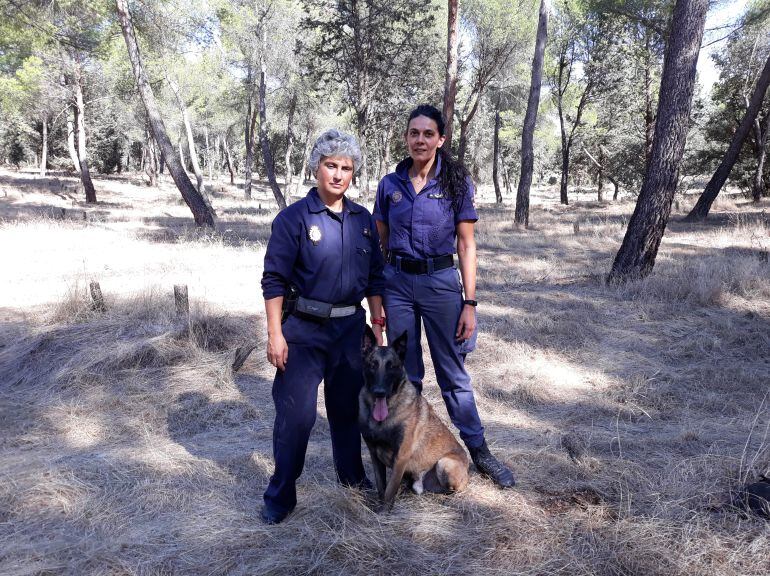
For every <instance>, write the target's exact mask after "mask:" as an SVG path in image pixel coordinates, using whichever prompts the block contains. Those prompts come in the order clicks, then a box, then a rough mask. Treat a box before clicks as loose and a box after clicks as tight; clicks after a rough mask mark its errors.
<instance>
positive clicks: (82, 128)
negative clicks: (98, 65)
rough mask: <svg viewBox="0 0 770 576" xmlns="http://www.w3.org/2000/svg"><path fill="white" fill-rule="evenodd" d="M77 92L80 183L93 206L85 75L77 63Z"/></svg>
mask: <svg viewBox="0 0 770 576" xmlns="http://www.w3.org/2000/svg"><path fill="white" fill-rule="evenodd" d="M73 88H74V90H75V107H76V108H75V109H76V112H77V113H76V115H75V124H76V126H77V131H78V160H79V161H80V181H81V182H82V183H83V190H85V192H86V202H87V203H89V204H93V203H94V202H96V188H94V183H93V181H92V180H91V172H90V171H89V170H88V151H87V149H86V123H85V109H86V108H85V104H84V103H83V74H82V70H81V68H80V63H79V62H75V69H74V83H73Z"/></svg>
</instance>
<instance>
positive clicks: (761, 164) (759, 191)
mask: <svg viewBox="0 0 770 576" xmlns="http://www.w3.org/2000/svg"><path fill="white" fill-rule="evenodd" d="M754 123H755V126H759V133H758V134H757V145H758V147H759V150H757V168H756V170H755V171H754V180H753V182H752V183H751V196H752V198H753V200H754V202H759V201H760V200H761V199H762V196H764V195H765V193H766V189H765V180H764V174H765V158H766V157H767V142H768V137H767V135H768V134H770V109H769V110H768V111H767V115H766V116H765V126H764V128H762V127H761V126H760V124H759V119H755V120H754Z"/></svg>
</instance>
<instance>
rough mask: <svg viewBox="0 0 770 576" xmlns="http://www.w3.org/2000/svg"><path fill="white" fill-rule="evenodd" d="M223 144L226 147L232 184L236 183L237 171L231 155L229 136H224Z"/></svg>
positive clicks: (226, 158)
mask: <svg viewBox="0 0 770 576" xmlns="http://www.w3.org/2000/svg"><path fill="white" fill-rule="evenodd" d="M222 144H223V145H224V148H225V160H226V161H227V170H228V171H229V172H230V184H235V171H234V170H233V159H232V157H231V156H230V144H228V143H227V136H224V137H222Z"/></svg>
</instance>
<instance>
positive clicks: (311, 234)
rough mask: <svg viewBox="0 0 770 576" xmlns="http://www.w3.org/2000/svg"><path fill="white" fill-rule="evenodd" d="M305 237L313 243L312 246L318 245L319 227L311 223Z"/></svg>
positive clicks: (319, 239) (319, 237) (319, 238)
mask: <svg viewBox="0 0 770 576" xmlns="http://www.w3.org/2000/svg"><path fill="white" fill-rule="evenodd" d="M307 237H308V238H309V239H310V241H311V242H312V243H313V246H318V243H319V242H320V241H321V229H320V228H319V227H318V226H316V225H315V224H313V225H312V226H311V227H310V228H309V229H308V231H307Z"/></svg>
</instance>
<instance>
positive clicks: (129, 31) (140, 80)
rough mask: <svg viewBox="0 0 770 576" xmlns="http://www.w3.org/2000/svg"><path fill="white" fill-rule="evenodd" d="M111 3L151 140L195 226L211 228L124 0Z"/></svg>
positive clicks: (210, 212) (210, 218) (207, 208)
mask: <svg viewBox="0 0 770 576" xmlns="http://www.w3.org/2000/svg"><path fill="white" fill-rule="evenodd" d="M115 5H116V7H117V10H118V19H119V20H120V27H121V29H122V30H123V38H124V39H125V41H126V48H127V49H128V57H129V59H130V60H131V67H132V68H133V70H134V79H135V80H136V85H137V87H138V89H139V95H140V96H141V98H142V102H143V103H144V107H145V109H146V110H147V117H148V119H149V121H150V127H151V128H152V134H153V137H154V138H155V142H157V144H158V147H159V148H160V149H161V152H162V154H163V159H164V160H165V162H166V166H168V171H169V172H171V177H172V178H173V179H174V183H175V184H176V187H177V188H178V189H179V192H181V194H182V198H184V201H185V202H186V203H187V206H188V207H189V208H190V211H191V212H192V214H193V218H194V219H195V224H196V225H198V226H211V227H212V228H213V227H214V218H215V214H214V210H213V208H212V207H211V206H210V205H209V204H208V203H207V202H206V200H205V199H204V197H203V196H202V195H201V194H200V193H199V192H198V190H196V189H195V186H193V183H192V182H191V181H190V177H189V176H187V173H186V172H185V171H184V168H183V167H182V165H181V164H180V163H179V160H178V159H177V158H176V154H174V146H173V145H172V144H171V140H169V138H168V133H167V132H166V126H165V124H164V123H163V118H161V116H160V112H159V110H158V105H157V103H156V102H155V95H154V94H153V92H152V87H151V86H150V81H149V80H148V78H147V74H146V73H145V71H144V67H143V66H142V59H141V56H140V54H139V44H138V43H137V41H136V35H135V33H134V26H133V24H132V23H131V15H130V13H129V11H128V0H115Z"/></svg>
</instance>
